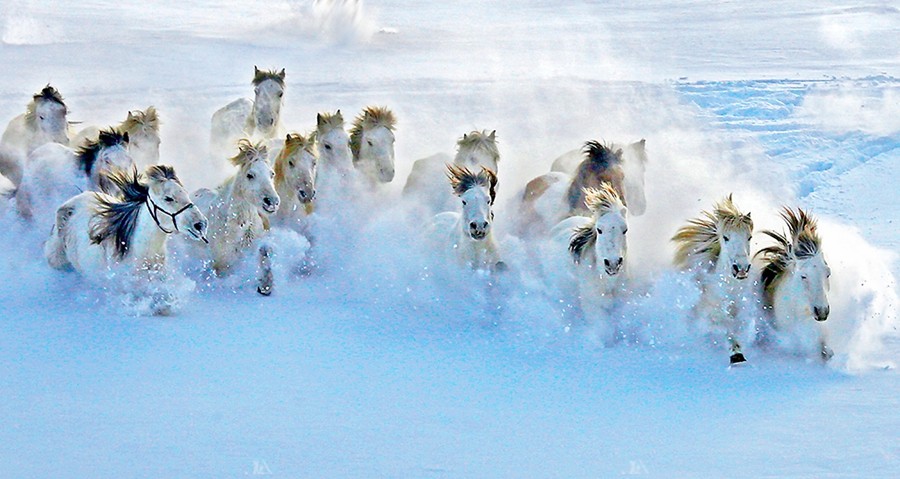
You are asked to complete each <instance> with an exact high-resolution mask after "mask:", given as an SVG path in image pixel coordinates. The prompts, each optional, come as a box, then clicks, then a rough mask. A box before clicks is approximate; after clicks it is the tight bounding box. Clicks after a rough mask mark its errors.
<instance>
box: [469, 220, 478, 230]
mask: <svg viewBox="0 0 900 479" xmlns="http://www.w3.org/2000/svg"><path fill="white" fill-rule="evenodd" d="M469 229H471V230H474V229H478V225H477V224H476V223H475V222H474V221H473V222H471V223H469Z"/></svg>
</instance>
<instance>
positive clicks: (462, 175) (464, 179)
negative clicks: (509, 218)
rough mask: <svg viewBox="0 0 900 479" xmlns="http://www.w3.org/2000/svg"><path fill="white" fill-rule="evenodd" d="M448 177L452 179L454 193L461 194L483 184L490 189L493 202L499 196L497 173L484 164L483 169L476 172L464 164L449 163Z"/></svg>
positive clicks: (492, 202) (451, 184)
mask: <svg viewBox="0 0 900 479" xmlns="http://www.w3.org/2000/svg"><path fill="white" fill-rule="evenodd" d="M447 178H449V179H450V186H451V187H452V188H453V194H455V195H457V196H459V195H462V194H463V193H465V192H466V191H469V190H471V189H472V188H474V187H476V186H482V187H485V188H487V189H488V192H489V194H490V197H491V204H494V200H495V199H496V197H497V175H495V174H494V172H493V171H491V170H490V169H488V168H485V167H483V166H482V167H481V171H479V172H478V174H475V173H472V171H471V170H469V169H468V168H466V167H464V166H457V165H447Z"/></svg>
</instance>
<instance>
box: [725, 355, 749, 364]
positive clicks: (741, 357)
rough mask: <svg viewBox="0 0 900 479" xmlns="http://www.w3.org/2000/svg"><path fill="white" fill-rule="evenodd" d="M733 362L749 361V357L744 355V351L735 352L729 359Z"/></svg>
mask: <svg viewBox="0 0 900 479" xmlns="http://www.w3.org/2000/svg"><path fill="white" fill-rule="evenodd" d="M729 360H730V361H731V364H741V363H745V362H747V358H745V357H744V353H734V354H732V355H731V358H730V359H729Z"/></svg>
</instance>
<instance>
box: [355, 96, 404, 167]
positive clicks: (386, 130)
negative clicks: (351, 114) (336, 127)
mask: <svg viewBox="0 0 900 479" xmlns="http://www.w3.org/2000/svg"><path fill="white" fill-rule="evenodd" d="M396 123H397V120H396V119H395V118H394V114H393V113H392V112H391V111H390V110H388V109H387V108H384V107H374V106H370V107H366V108H365V109H364V110H363V111H362V113H360V115H359V116H358V117H356V120H354V121H353V128H352V129H351V130H350V152H351V153H352V154H353V166H354V167H356V169H357V170H358V171H359V172H360V173H361V174H362V176H363V177H364V178H366V179H367V180H368V181H369V182H370V183H376V184H377V183H390V182H391V181H392V180H393V179H394V127H395V125H396Z"/></svg>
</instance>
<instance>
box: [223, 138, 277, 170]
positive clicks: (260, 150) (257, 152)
mask: <svg viewBox="0 0 900 479" xmlns="http://www.w3.org/2000/svg"><path fill="white" fill-rule="evenodd" d="M238 150H239V151H238V154H237V155H235V156H233V157H231V158H230V159H229V161H230V162H231V164H232V165H234V166H237V167H244V166H246V165H249V164H250V163H253V162H254V161H256V160H260V159H262V160H265V159H266V156H268V154H269V150H268V148H267V147H266V145H265V144H264V143H263V142H262V141H260V142H257V143H255V144H254V143H252V142H251V141H250V140H248V139H246V138H242V139H241V140H240V141H238Z"/></svg>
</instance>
